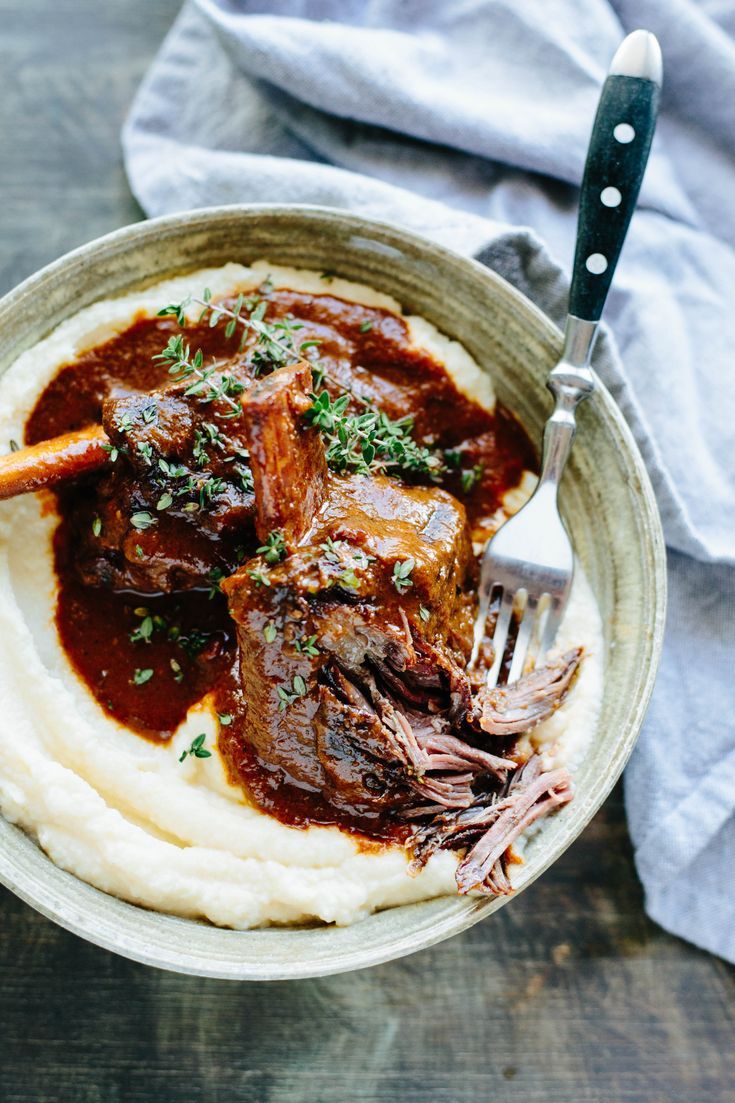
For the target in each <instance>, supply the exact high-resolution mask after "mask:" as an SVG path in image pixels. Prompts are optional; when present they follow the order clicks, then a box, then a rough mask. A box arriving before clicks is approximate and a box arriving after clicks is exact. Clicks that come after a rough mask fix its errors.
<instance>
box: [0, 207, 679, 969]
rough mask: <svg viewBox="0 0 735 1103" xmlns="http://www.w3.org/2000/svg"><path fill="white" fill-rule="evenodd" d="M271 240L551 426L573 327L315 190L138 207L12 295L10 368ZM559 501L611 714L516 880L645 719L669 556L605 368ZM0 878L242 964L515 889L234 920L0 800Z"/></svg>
mask: <svg viewBox="0 0 735 1103" xmlns="http://www.w3.org/2000/svg"><path fill="white" fill-rule="evenodd" d="M259 257H266V258H268V259H269V260H271V261H273V262H274V263H281V264H289V265H296V266H301V267H308V268H317V269H329V270H333V271H335V272H337V273H338V274H339V275H341V276H345V277H347V278H348V279H352V280H357V281H359V282H363V283H367V284H371V285H372V286H374V287H376V288H378V289H379V290H381V291H385V292H387V293H388V294H390V295H393V296H394V297H395V298H396V299H397V300H398V301H399V302H400V303H402V304H403V306H404V307H405V308H406V309H407V310H408V311H409V312H411V313H418V314H423V315H424V316H425V317H427V318H428V319H430V320H431V321H432V322H434V323H435V325H437V326H438V328H439V329H440V330H442V331H443V332H444V333H446V334H448V335H449V336H451V337H454V338H456V339H457V340H459V341H461V342H462V343H463V344H464V345H465V347H466V348H467V349H468V350H469V352H470V353H471V354H472V355H473V356H474V357H475V359H476V360H477V361H478V363H479V364H480V365H481V366H482V367H483V368H486V369H487V370H489V371H491V372H492V375H493V378H494V380H495V384H496V388H497V392H498V395H499V397H500V399H501V400H502V401H503V402H504V403H505V404H506V405H507V406H508V407H510V409H511V410H513V411H514V412H515V413H516V414H517V415H518V417H519V418H520V419H521V420H522V421H523V423H524V424H525V426H526V427H527V429H528V430H529V431H530V432H531V433H532V434H533V435H534V437H536V438H537V439H538V435H539V433H540V430H541V427H542V424H543V421H544V419H545V417H546V416H547V414H548V412H549V409H550V399H549V395H548V392H547V391H546V388H545V386H544V383H545V379H546V375H547V373H548V371H549V370H550V368H551V367H552V366H553V364H554V362H555V360H556V358H557V357H558V354H559V352H560V349H561V334H560V333H559V331H558V330H557V329H556V328H555V327H554V326H553V325H552V324H551V323H550V322H549V321H548V319H547V318H546V317H544V315H543V314H541V313H540V312H539V311H538V310H537V309H536V308H535V307H534V306H532V305H531V303H529V302H528V301H527V300H526V299H525V298H524V297H523V296H521V295H520V294H519V293H518V292H516V291H515V290H514V289H513V288H512V287H510V286H509V285H508V284H507V283H505V281H504V280H502V279H500V278H499V277H498V276H496V275H495V274H494V273H493V272H491V271H489V270H488V269H486V268H484V267H482V266H481V265H479V264H476V263H475V262H473V261H470V260H466V259H464V258H462V257H459V256H457V255H455V254H454V253H451V252H449V251H448V250H446V249H442V248H439V247H438V246H436V245H433V244H431V243H430V242H428V241H424V240H422V239H420V238H418V237H415V236H414V235H412V234H409V233H406V232H405V231H403V230H400V229H398V228H397V227H394V226H390V225H387V224H384V223H380V222H375V221H369V220H367V219H361V218H357V217H355V216H353V215H349V214H345V213H343V212H339V211H334V210H329V209H326V208H317V207H287V206H284V207H272V206H239V207H221V208H212V209H208V210H202V211H191V212H188V213H185V214H179V215H173V216H170V217H166V218H162V219H156V220H153V221H151V222H142V223H140V224H138V225H134V226H130V227H127V228H125V229H123V230H119V231H117V232H116V233H113V234H110V235H109V236H107V237H103V238H101V239H100V240H98V241H93V242H91V243H90V244H89V245H86V246H84V247H83V248H81V249H78V250H76V251H75V252H73V253H69V254H68V255H67V256H65V257H62V258H61V260H58V261H56V262H55V263H54V264H51V265H50V266H49V267H47V268H45V269H43V270H42V271H41V272H39V273H38V274H37V275H35V276H32V277H31V278H30V279H28V280H26V281H25V282H24V283H23V284H21V285H20V286H19V287H18V288H16V290H15V291H13V292H11V293H10V294H9V295H7V296H6V297H5V298H4V299H3V300H2V301H1V302H0V332H1V333H2V335H3V341H2V346H1V347H0V372H4V371H5V370H6V368H7V367H8V365H9V364H10V363H11V362H12V361H13V360H15V358H16V357H17V356H18V354H19V353H20V352H22V351H23V350H24V349H26V348H28V347H29V346H30V345H32V344H34V343H35V342H36V341H38V340H39V339H40V338H42V337H44V336H45V335H46V334H47V333H48V332H49V330H50V329H52V328H53V327H54V326H56V325H57V324H58V323H59V322H61V321H63V320H64V319H65V318H67V317H69V316H70V315H71V314H73V313H75V312H76V311H77V310H79V309H80V308H81V307H83V306H86V305H88V304H89V303H92V302H94V301H95V300H97V299H100V298H107V297H110V296H114V295H116V294H118V293H121V292H123V291H128V290H130V289H131V288H134V287H138V286H141V285H143V284H146V283H152V282H155V281H158V280H160V279H163V278H164V277H166V276H170V275H173V274H175V273H180V272H183V271H186V270H192V269H196V268H200V267H204V266H208V265H219V264H224V263H225V262H226V261H240V262H242V263H245V264H247V263H248V262H250V261H253V260H256V259H257V258H259ZM562 505H563V510H564V513H565V516H566V519H567V521H568V524H569V526H570V529H571V532H572V536H573V540H574V544H575V547H576V549H577V552H578V554H579V557H580V559H581V561H582V563H583V565H584V567H585V569H586V571H587V574H588V577H589V579H590V581H591V583H592V586H593V588H594V591H595V594H596V596H597V601H598V603H599V605H600V609H601V611H602V617H603V622H604V626H605V644H606V678H605V692H604V699H603V702H602V713H601V717H600V723H599V730H598V732H597V736H596V738H595V740H594V743H593V745H592V747H591V749H590V751H589V753H588V755H587V758H586V760H585V762H584V763H583V765H582V767H581V768H580V770H579V771H578V773H577V775H576V778H575V788H576V798H575V800H574V801H573V802H572V803H571V805H569V806H568V807H566V808H564V809H563V810H562V811H561V812H560V813H559V814H558V815H556V816H554V817H553V818H552V819H551V820H549V821H548V822H547V823H546V824H545V825H544V829H543V830H542V831H540V832H539V833H538V834H537V835H536V836H535V837H534V838H533V839H532V840H531V842H530V844H529V846H528V849H527V856H526V864H525V865H524V866H523V867H522V869H521V871H520V873H519V875H518V877H517V883H518V889H519V891H521V890H522V889H524V888H525V887H526V886H527V885H529V884H530V883H531V882H532V881H533V880H534V879H535V878H536V877H538V876H539V874H540V873H542V872H543V871H544V870H545V869H546V868H547V867H548V866H549V865H551V863H552V862H554V861H556V859H557V858H558V857H559V855H560V854H561V853H562V852H563V851H564V850H565V849H566V847H568V846H569V845H570V843H572V842H573V840H574V839H575V838H576V837H577V835H578V834H579V833H580V832H581V831H582V829H583V828H584V827H585V826H586V824H587V823H588V822H589V820H590V819H591V818H592V816H593V815H594V813H595V812H596V810H597V809H598V808H599V806H600V805H601V804H602V802H603V800H604V799H605V797H606V796H607V794H608V793H609V792H610V789H611V788H612V786H613V784H614V782H615V780H616V779H617V778H618V776H619V774H620V772H621V770H622V768H623V766H624V764H625V762H626V759H627V758H628V756H629V754H630V752H631V750H632V747H633V744H634V742H635V739H636V736H637V734H638V731H639V729H640V726H641V723H642V720H643V716H644V713H645V710H646V706H647V703H648V699H649V696H650V693H651V689H652V686H653V681H654V677H655V673H656V665H657V661H658V656H659V650H660V647H661V638H662V634H663V623H664V606H665V585H666V583H665V579H666V575H665V559H664V547H663V539H662V534H661V526H660V522H659V517H658V512H657V509H656V504H655V501H654V497H653V493H652V490H651V485H650V482H649V480H648V476H647V474H646V471H645V468H644V466H643V461H642V459H641V457H640V455H639V453H638V450H637V448H636V446H635V444H634V442H633V439H632V437H631V435H630V432H629V430H628V428H627V426H626V424H625V422H624V421H623V418H622V417H621V415H620V413H619V412H618V409H617V407H616V406H615V404H614V402H613V400H612V399H611V397H610V396H609V394H608V393H607V392H606V391H605V389H604V388H603V387H602V386H600V388H599V389H598V391H597V392H596V394H595V395H594V396H593V398H592V399H591V401H589V402H588V403H586V404H585V405H584V406H583V408H582V409H581V411H580V431H579V436H578V438H577V442H576V444H575V448H574V452H573V455H572V459H571V463H570V467H569V470H568V472H567V474H566V477H565V481H564V488H563V501H562ZM0 880H1V881H2V882H3V883H4V884H5V885H7V886H8V887H9V888H10V889H12V890H13V892H15V893H17V895H18V896H20V897H21V898H22V899H23V900H25V901H27V902H28V903H29V904H31V905H32V906H33V907H35V908H37V909H38V911H40V912H42V913H43V914H44V915H47V916H49V917H50V918H51V919H53V920H55V921H56V922H57V923H60V924H61V925H62V926H63V927H66V928H68V929H69V930H71V931H74V932H75V933H76V934H79V935H81V936H82V937H84V938H87V939H89V940H90V941H91V942H95V943H97V944H98V945H100V946H105V947H107V948H108V949H110V950H114V951H116V952H117V953H119V954H124V955H126V956H128V957H130V958H134V959H135V960H137V961H142V962H146V963H148V964H150V965H155V966H158V967H160V968H163V969H173V970H177V971H179V972H182V973H194V974H199V975H201V976H210V977H224V978H230V979H233V980H275V979H284V978H297V977H314V976H321V975H324V974H327V973H338V972H343V971H346V970H350V969H360V968H363V967H365V966H368V965H375V964H377V963H378V962H383V961H388V960H390V959H392V958H397V957H401V956H402V955H404V954H410V953H413V952H415V951H416V950H420V949H422V948H423V947H425V946H430V945H431V944H432V943H435V942H439V941H440V940H441V939H444V938H448V937H449V936H450V935H453V934H456V933H457V932H458V931H462V930H464V929H465V928H466V927H469V926H470V925H471V924H473V923H477V922H478V921H479V920H480V919H484V918H486V917H487V916H489V915H491V914H492V913H493V912H494V911H497V909H498V908H500V907H502V905H503V904H504V903H505V902H506V900H505V898H502V899H496V900H492V899H491V900H488V899H467V898H459V897H446V898H442V899H438V900H433V901H429V902H426V903H421V904H412V905H409V906H404V907H399V908H393V909H389V910H387V911H383V912H380V913H378V914H376V915H373V916H371V917H370V918H368V919H366V920H364V921H362V922H360V923H356V924H354V925H353V926H351V927H345V928H338V927H329V926H323V927H310V928H304V929H295V928H287V929H283V928H270V929H266V930H255V931H243V932H240V931H230V930H221V929H218V928H216V927H213V926H210V925H208V924H206V923H199V922H196V921H193V920H187V919H178V918H175V917H173V916H169V915H161V914H158V913H155V912H151V911H147V910H144V909H142V908H139V907H136V906H134V905H132V904H127V903H124V902H123V901H122V900H118V899H116V898H115V897H112V896H108V895H106V894H105V893H103V892H100V891H99V890H97V889H95V888H92V887H90V886H89V885H87V884H85V883H84V882H82V881H80V880H78V879H77V878H76V877H73V876H71V875H70V874H68V873H64V872H63V871H62V870H60V869H58V868H57V867H56V866H55V865H54V864H53V863H52V862H51V861H50V860H49V859H48V858H47V857H46V855H45V854H44V853H43V852H42V851H41V850H40V848H39V847H38V846H37V844H36V843H35V842H34V841H33V840H32V839H30V838H29V837H28V836H27V835H25V834H24V833H23V832H22V831H19V830H18V829H17V828H16V827H13V826H12V825H10V824H9V823H7V822H6V821H4V820H2V818H0Z"/></svg>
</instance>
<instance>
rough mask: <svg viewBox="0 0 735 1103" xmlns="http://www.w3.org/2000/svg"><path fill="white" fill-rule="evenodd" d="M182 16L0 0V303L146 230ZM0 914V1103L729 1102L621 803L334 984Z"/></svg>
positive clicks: (734, 1063)
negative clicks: (115, 237) (514, 895)
mask: <svg viewBox="0 0 735 1103" xmlns="http://www.w3.org/2000/svg"><path fill="white" fill-rule="evenodd" d="M256 6H257V5H256ZM177 8H178V0H106V2H99V0H0V63H1V69H0V71H1V72H2V95H1V96H0V242H1V243H2V252H1V253H0V291H3V292H4V291H5V290H7V289H8V288H10V287H11V286H12V285H13V284H15V283H16V282H18V281H19V280H21V279H22V278H23V277H24V276H26V275H28V274H29V273H30V272H32V271H34V270H35V269H36V268H38V267H39V266H40V265H42V264H44V263H45V262H47V261H49V260H51V259H53V258H55V257H57V256H59V255H60V254H61V253H63V252H66V251H67V250H68V249H71V248H73V247H74V246H76V245H78V244H80V243H82V242H84V241H87V240H89V239H90V238H93V237H96V236H97V235H99V234H102V233H105V232H106V231H108V230H111V229H113V228H114V227H116V226H120V225H123V224H124V223H127V222H131V221H133V220H135V219H138V218H140V217H141V212H140V210H139V209H138V207H137V206H136V204H135V202H134V201H133V199H132V198H131V196H130V193H129V191H128V187H127V184H126V181H125V176H124V173H123V169H122V164H121V156H120V147H119V140H118V133H119V128H120V124H121V122H122V119H123V116H124V113H125V110H126V108H127V106H128V104H129V103H130V100H131V97H132V95H133V92H134V90H135V88H136V86H137V85H138V82H139V80H140V78H141V77H142V75H143V73H144V71H145V69H146V67H147V65H148V63H149V61H150V58H151V57H152V55H153V53H154V52H155V50H156V48H157V46H158V44H159V42H160V41H161V39H162V37H163V35H164V34H165V32H166V30H167V28H168V27H169V25H170V23H171V21H172V20H173V18H174V15H175V13H176V10H177ZM0 909H1V914H2V923H1V924H0V1100H2V1103H20V1101H22V1103H52V1101H53V1103H59V1101H64V1103H65V1101H67V1100H68V1101H70V1103H71V1101H73V1103H142V1101H150V1103H166V1101H173V1100H176V1101H191V1103H195V1101H196V1103H198V1101H210V1100H211V1101H216V1103H229V1101H234V1100H257V1101H267V1103H347V1101H349V1103H367V1101H371V1103H373V1101H375V1103H378V1101H379V1103H398V1101H400V1103H419V1101H420V1103H429V1101H431V1103H475V1101H484V1100H488V1101H490V1100H493V1101H497V1103H503V1101H505V1100H518V1101H523V1103H541V1101H544V1103H555V1101H559V1103H562V1101H563V1103H617V1101H626V1103H632V1101H638V1100H645V1101H647V1103H648V1101H650V1103H654V1101H655V1103H659V1101H660V1103H669V1101H681V1103H709V1101H712V1103H714V1101H717V1103H723V1101H726V1100H735V1029H734V1018H735V1016H734V1008H735V1002H734V1000H733V997H734V996H735V970H733V969H731V968H730V967H728V966H727V965H725V964H724V963H723V962H722V961H719V960H717V959H715V958H713V957H710V956H708V955H707V954H704V953H700V952H699V951H697V950H695V949H692V948H691V947H689V946H687V945H685V944H684V943H682V942H680V941H678V940H677V939H674V938H671V937H669V936H668V935H666V934H664V933H663V932H662V931H660V930H659V929H658V928H657V927H655V926H654V925H653V924H652V923H650V922H649V921H648V920H647V919H646V917H645V915H644V913H643V907H642V897H641V889H640V885H639V883H638V880H637V878H636V874H635V870H634V867H633V861H632V857H631V849H630V844H629V841H628V837H627V833H626V827H625V819H624V815H623V807H622V796H621V792H620V790H619V789H618V790H617V791H616V792H615V794H614V795H613V796H612V797H611V799H610V800H609V801H608V802H607V804H606V805H605V807H604V809H603V810H602V812H601V813H600V814H599V815H598V816H597V818H596V820H595V821H594V823H593V824H592V825H591V826H590V827H589V828H588V830H587V831H586V833H585V834H584V836H583V837H582V839H580V840H579V841H578V842H577V844H576V845H575V846H574V847H573V848H572V850H571V851H570V852H569V853H568V854H567V855H566V856H565V857H564V858H563V859H562V860H561V861H560V862H558V863H557V865H556V866H555V867H554V869H553V870H551V871H550V872H549V873H547V874H546V876H545V877H543V878H542V879H541V880H540V881H539V882H537V883H536V884H535V885H534V886H532V887H531V888H530V889H529V890H528V892H526V893H525V894H524V895H523V896H521V897H520V898H519V899H518V900H517V901H516V902H514V903H513V904H511V905H510V906H509V907H507V908H506V909H505V910H503V911H501V912H500V913H499V914H498V915H497V916H495V917H493V918H491V919H490V920H489V921H487V922H485V923H484V924H481V925H480V926H478V927H475V928H474V929H472V930H470V931H468V932H467V933H466V934H464V935H461V936H459V937H457V938H455V939H453V940H452V941H450V942H446V943H444V944H443V945H440V946H437V947H435V948H434V949H432V950H428V951H425V952H423V953H421V954H418V955H417V956H415V957H412V958H408V959H405V960H403V961H399V962H395V963H393V964H389V965H385V966H382V967H380V968H376V969H372V970H368V971H365V972H361V973H356V974H351V975H347V976H338V977H332V978H327V979H325V980H313V981H304V982H299V983H293V984H289V983H278V984H271V985H255V984H239V985H237V984H230V983H227V982H220V981H209V980H200V979H197V978H186V977H179V976H176V975H174V974H167V973H162V972H158V971H155V970H153V969H148V968H145V967H144V966H141V965H135V964H133V963H131V962H128V961H124V960H123V959H122V958H118V957H115V956H113V955H112V954H109V953H107V952H106V951H104V950H99V949H97V948H96V947H94V946H90V945H87V944H86V943H85V942H82V941H81V940H80V939H78V938H75V937H74V936H73V935H70V934H67V933H66V932H65V931H62V930H60V929H59V928H57V927H55V926H54V925H53V924H52V923H50V922H48V921H47V920H45V919H43V918H42V917H41V916H40V915H37V914H36V913H35V912H33V911H31V909H30V908H28V907H26V906H25V905H24V904H22V903H20V901H18V900H17V899H15V897H13V896H12V895H11V894H10V893H8V892H2V894H0Z"/></svg>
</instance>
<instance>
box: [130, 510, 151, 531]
mask: <svg viewBox="0 0 735 1103" xmlns="http://www.w3.org/2000/svg"><path fill="white" fill-rule="evenodd" d="M130 524H131V525H132V526H133V528H134V529H137V530H138V532H145V530H146V529H149V528H150V527H151V526H152V525H155V524H156V518H155V517H154V516H153V514H152V513H149V512H148V510H140V511H139V512H138V513H134V514H133V516H132V517H131V518H130Z"/></svg>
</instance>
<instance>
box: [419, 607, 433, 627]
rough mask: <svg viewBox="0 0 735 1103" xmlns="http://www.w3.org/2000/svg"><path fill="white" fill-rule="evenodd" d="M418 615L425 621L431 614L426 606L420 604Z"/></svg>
mask: <svg viewBox="0 0 735 1103" xmlns="http://www.w3.org/2000/svg"><path fill="white" fill-rule="evenodd" d="M419 616H420V617H421V619H422V621H424V623H426V621H427V620H428V619H429V617H430V616H431V612H430V610H429V609H427V608H426V606H425V605H420V606H419Z"/></svg>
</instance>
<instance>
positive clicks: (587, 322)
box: [470, 31, 662, 687]
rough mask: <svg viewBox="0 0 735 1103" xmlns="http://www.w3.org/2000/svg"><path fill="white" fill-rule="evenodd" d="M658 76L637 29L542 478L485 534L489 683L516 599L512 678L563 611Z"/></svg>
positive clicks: (612, 103)
mask: <svg viewBox="0 0 735 1103" xmlns="http://www.w3.org/2000/svg"><path fill="white" fill-rule="evenodd" d="M661 76H662V62H661V50H660V48H659V44H658V41H657V40H656V38H655V37H654V36H653V35H652V34H650V33H649V32H648V31H634V32H633V33H632V34H629V35H628V37H627V38H625V39H624V40H623V42H622V43H621V45H620V47H619V48H618V51H617V53H616V54H615V57H614V58H613V60H612V64H611V66H610V70H609V74H608V77H607V80H606V81H605V84H604V85H603V88H602V93H601V95H600V102H599V105H598V108H597V114H596V116H595V121H594V125H593V127H592V135H591V138H590V144H589V148H588V151H587V161H586V164H585V170H584V177H583V180H582V188H581V192H580V203H579V219H578V223H577V243H576V248H575V254H574V268H573V273H572V286H571V290H570V293H569V314H568V315H567V323H566V332H565V338H564V351H563V353H562V357H561V360H560V361H559V363H558V364H557V366H556V367H555V368H554V369H553V371H552V372H551V373H550V375H549V379H548V383H547V386H548V388H549V390H550V391H551V393H552V394H553V395H554V398H555V404H554V411H553V413H552V415H551V417H550V418H549V420H548V421H547V423H546V427H545V429H544V441H543V457H542V461H541V474H540V477H539V482H538V485H537V487H536V489H535V491H534V492H533V494H532V496H531V497H530V498H529V500H528V501H527V502H526V504H525V505H524V506H523V507H522V508H521V509H520V510H519V511H518V513H516V514H515V516H514V517H511V518H510V519H509V520H508V521H506V522H505V524H504V525H503V526H502V528H501V529H499V530H498V532H497V533H496V534H495V536H493V538H492V539H491V540H490V541H489V542H488V544H487V546H486V548H485V551H484V554H483V559H482V569H481V575H480V593H479V596H480V605H479V611H478V614H477V618H476V620H475V630H474V646H473V649H472V657H471V659H470V665H474V664H475V663H476V661H477V658H478V655H479V652H480V648H481V646H482V643H483V640H484V638H485V630H486V625H487V617H488V612H489V609H490V603H491V599H492V597H493V594H494V593H495V594H496V595H497V594H498V593H499V594H500V607H499V611H498V616H497V620H496V622H495V631H494V634H493V640H492V643H493V650H494V655H493V663H492V666H491V667H490V669H489V671H488V674H487V685H488V686H490V687H493V686H495V685H496V684H497V681H498V676H499V674H500V670H501V668H502V665H503V659H504V656H505V650H506V644H507V641H508V633H509V629H510V625H511V620H512V616H513V610H514V608H516V610H517V613H518V616H519V618H520V619H519V625H518V634H517V637H516V642H515V647H514V650H513V657H512V659H511V664H510V670H509V673H508V682H515V681H517V680H518V678H520V676H521V675H522V674H523V672H524V670H525V669H526V667H527V665H531V664H532V663H533V662H534V661H535V660H537V659H539V658H541V657H542V656H543V655H544V654H545V653H546V652H547V651H548V650H549V648H550V647H551V646H552V644H553V642H554V638H555V637H556V633H557V630H558V628H559V624H560V622H561V619H562V616H563V614H564V609H565V606H566V603H567V598H568V596H569V591H570V588H571V585H572V578H573V575H574V550H573V548H572V543H571V541H570V539H569V535H568V534H567V530H566V528H565V526H564V522H563V521H562V519H561V516H560V513H559V504H558V488H559V481H560V479H561V477H562V474H563V471H564V467H565V465H566V462H567V458H568V456H569V453H570V451H571V448H572V441H573V440H574V434H575V431H576V409H577V406H578V405H579V403H580V402H582V401H583V400H584V399H585V398H588V397H589V395H590V394H592V391H593V390H594V389H595V375H594V372H593V371H592V369H591V368H590V356H591V353H592V347H593V345H594V341H595V337H596V335H597V329H598V326H599V322H600V316H601V314H602V310H603V307H604V305H605V299H606V298H607V293H608V290H609V287H610V283H611V281H612V277H613V273H614V271H615V267H616V265H617V262H618V257H619V256H620V250H621V249H622V246H623V242H624V240H625V235H626V233H627V230H628V225H629V223H630V219H631V216H632V214H633V210H634V208H635V205H636V201H637V199H638V192H639V191H640V186H641V181H642V179H643V173H644V171H645V168H646V162H647V161H648V153H649V150H650V148H651V141H652V139H653V132H654V129H655V126H656V115H657V110H658V100H659V94H660V89H661Z"/></svg>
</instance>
